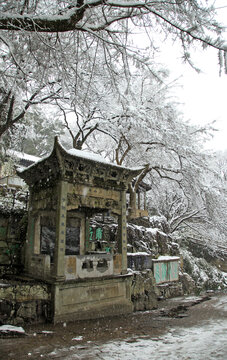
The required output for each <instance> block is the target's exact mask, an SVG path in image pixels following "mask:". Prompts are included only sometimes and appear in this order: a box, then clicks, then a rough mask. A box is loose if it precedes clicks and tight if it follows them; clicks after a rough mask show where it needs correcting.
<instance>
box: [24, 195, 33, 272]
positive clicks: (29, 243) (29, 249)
mask: <svg viewBox="0 0 227 360" xmlns="http://www.w3.org/2000/svg"><path fill="white" fill-rule="evenodd" d="M32 195H33V194H32V190H31V189H30V197H29V207H28V208H29V211H28V228H27V236H26V244H25V256H24V261H25V264H24V266H25V271H26V272H27V273H29V267H30V262H31V256H32V255H33V253H34V239H35V217H34V216H33V214H32V211H31V204H32V198H33V196H32Z"/></svg>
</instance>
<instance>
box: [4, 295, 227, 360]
mask: <svg viewBox="0 0 227 360" xmlns="http://www.w3.org/2000/svg"><path fill="white" fill-rule="evenodd" d="M194 300H198V298H197V297H187V298H186V299H184V298H180V299H179V298H176V299H172V300H170V304H169V303H166V302H161V303H160V309H159V310H154V311H147V312H142V313H139V312H137V313H134V314H132V315H128V316H127V317H124V318H123V319H121V318H120V317H119V318H115V319H112V318H109V319H102V320H97V321H91V322H89V321H87V322H81V323H80V325H81V326H80V328H78V326H76V324H74V323H68V324H66V323H64V324H59V325H58V326H53V325H51V324H49V326H48V325H47V324H46V325H45V324H44V326H46V327H47V326H48V328H49V329H52V330H53V331H40V329H39V327H37V328H36V329H35V328H34V327H33V328H31V329H30V330H29V329H28V332H27V336H25V337H23V338H12V339H0V348H1V353H0V355H1V356H3V357H2V358H1V356H0V359H1V360H11V359H13V360H15V359H17V360H22V359H23V360H24V359H33V360H38V359H40V358H44V359H45V360H50V359H61V360H76V359H80V360H95V359H99V360H100V359H101V360H112V359H114V360H150V359H151V360H166V359H170V360H178V359H179V360H213V359H220V360H225V359H227V341H226V339H227V294H226V293H225V294H213V295H212V296H211V299H210V300H207V301H203V302H200V303H199V304H196V305H194V306H190V307H189V308H188V311H186V312H185V317H183V318H176V317H168V316H165V317H161V316H160V310H162V306H166V307H165V308H166V309H167V310H168V309H172V308H174V307H175V306H176V305H179V304H185V302H192V301H194ZM165 304H166V305H165ZM77 325H78V324H77ZM51 326H52V327H51ZM116 327H117V328H116ZM34 330H36V331H37V332H36V333H34ZM115 330H118V331H117V332H116V333H114V331H115ZM126 330H127V331H126ZM124 333H127V335H124V336H123V334H124ZM115 334H116V335H115ZM96 335H97V336H96Z"/></svg>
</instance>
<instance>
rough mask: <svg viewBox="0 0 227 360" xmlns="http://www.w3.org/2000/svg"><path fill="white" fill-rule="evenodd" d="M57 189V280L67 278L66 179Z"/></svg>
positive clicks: (55, 253) (54, 274)
mask: <svg viewBox="0 0 227 360" xmlns="http://www.w3.org/2000/svg"><path fill="white" fill-rule="evenodd" d="M57 189H58V190H57V191H58V203H57V214H56V215H57V217H56V240H55V248H54V271H53V277H54V278H55V279H56V280H58V281H61V280H64V278H65V240H66V216H67V191H68V184H67V183H66V182H64V181H60V182H59V184H58V186H57Z"/></svg>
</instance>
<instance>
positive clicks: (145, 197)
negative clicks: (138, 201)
mask: <svg viewBox="0 0 227 360" xmlns="http://www.w3.org/2000/svg"><path fill="white" fill-rule="evenodd" d="M143 196H144V197H143V198H144V207H143V208H144V210H147V195H146V190H144V193H143Z"/></svg>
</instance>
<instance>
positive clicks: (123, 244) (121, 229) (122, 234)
mask: <svg viewBox="0 0 227 360" xmlns="http://www.w3.org/2000/svg"><path fill="white" fill-rule="evenodd" d="M118 233H119V253H120V254H121V259H122V268H121V273H122V274H126V273H127V267H128V266H127V222H126V191H125V190H123V191H121V215H120V216H119V218H118Z"/></svg>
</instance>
